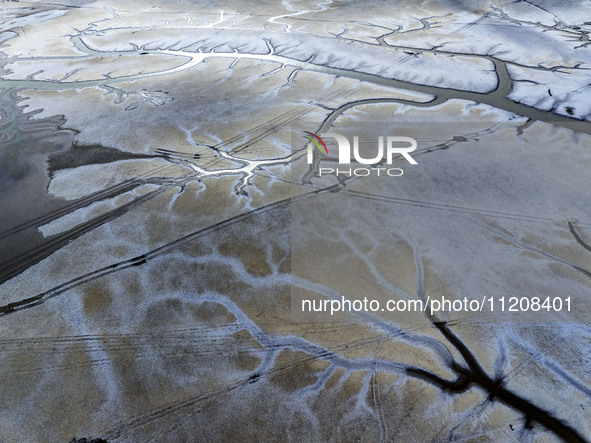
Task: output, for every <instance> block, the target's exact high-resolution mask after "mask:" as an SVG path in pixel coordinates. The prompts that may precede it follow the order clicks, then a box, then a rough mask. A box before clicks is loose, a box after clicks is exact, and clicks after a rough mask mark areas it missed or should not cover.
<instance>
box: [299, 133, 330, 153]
mask: <svg viewBox="0 0 591 443" xmlns="http://www.w3.org/2000/svg"><path fill="white" fill-rule="evenodd" d="M304 132H305V133H306V134H308V135H311V136H312V137H313V138H312V137H306V136H304V138H306V139H308V140H310V141H311V142H312V143H314V144H315V145H316V146H317V147H318V150H319V151H320V153H321V154H324V152H322V148H321V147H320V145H319V144H318V142H317V141H316V140H318V141H319V142H320V143H321V144H322V146H323V147H324V151H325V152H326V155H328V149H327V148H326V144H325V143H324V141H322V139H321V138H320V137H318V136H317V135H316V134H314V133H313V132H310V131H304ZM314 139H316V140H314Z"/></svg>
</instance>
